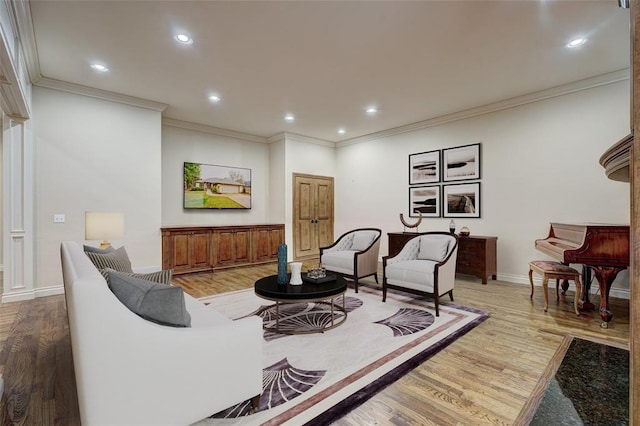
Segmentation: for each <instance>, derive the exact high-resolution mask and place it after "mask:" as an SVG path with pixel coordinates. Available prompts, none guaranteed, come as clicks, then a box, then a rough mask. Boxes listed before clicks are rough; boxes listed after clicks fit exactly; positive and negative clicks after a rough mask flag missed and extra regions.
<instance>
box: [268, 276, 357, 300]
mask: <svg viewBox="0 0 640 426" xmlns="http://www.w3.org/2000/svg"><path fill="white" fill-rule="evenodd" d="M346 289H347V282H346V281H345V279H344V278H342V277H341V276H337V277H336V279H335V280H334V281H329V282H326V283H321V284H313V283H309V282H306V281H303V282H302V284H301V285H291V284H282V285H280V284H278V276H277V275H270V276H268V277H264V278H260V279H259V280H258V281H256V284H255V292H256V294H257V295H258V296H262V297H264V298H267V299H272V300H306V299H328V298H330V297H332V296H336V295H338V294H342V293H343V292H344V291H345V290H346Z"/></svg>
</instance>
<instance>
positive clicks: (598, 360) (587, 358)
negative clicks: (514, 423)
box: [530, 338, 629, 426]
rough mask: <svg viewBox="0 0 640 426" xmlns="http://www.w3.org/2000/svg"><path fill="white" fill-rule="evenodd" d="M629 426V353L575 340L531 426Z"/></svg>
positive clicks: (611, 347)
mask: <svg viewBox="0 0 640 426" xmlns="http://www.w3.org/2000/svg"><path fill="white" fill-rule="evenodd" d="M628 424H629V351H627V350H624V349H619V348H616V347H613V346H607V345H604V344H599V343H595V342H591V341H588V340H583V339H578V338H574V339H573V341H572V342H571V344H570V346H569V349H568V350H567V352H566V354H565V356H564V359H563V360H562V363H561V364H560V367H559V368H558V370H557V371H556V374H555V376H554V377H553V378H552V379H551V381H550V382H549V386H548V388H547V390H546V392H545V394H544V396H543V398H542V401H541V402H540V405H539V406H538V409H537V410H536V413H535V415H534V417H533V419H532V421H531V423H530V425H533V426H542V425H545V426H546V425H628Z"/></svg>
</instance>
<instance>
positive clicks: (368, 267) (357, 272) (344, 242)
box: [320, 228, 382, 293]
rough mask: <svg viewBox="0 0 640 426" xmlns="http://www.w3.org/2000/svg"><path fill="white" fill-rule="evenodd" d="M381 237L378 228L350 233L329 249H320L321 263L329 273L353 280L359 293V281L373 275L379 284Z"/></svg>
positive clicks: (361, 229)
mask: <svg viewBox="0 0 640 426" xmlns="http://www.w3.org/2000/svg"><path fill="white" fill-rule="evenodd" d="M380 235H382V231H381V230H379V229H377V228H359V229H354V230H353V231H349V232H347V233H345V234H343V235H342V236H340V238H338V240H337V241H336V242H335V243H333V244H332V245H330V246H329V247H321V248H320V263H322V265H323V266H324V267H325V269H326V270H327V271H333V272H337V273H339V274H341V275H343V276H345V277H347V278H351V279H353V282H354V286H355V290H356V293H357V292H358V279H360V278H365V277H369V276H371V275H373V276H374V277H375V279H376V283H377V282H378V253H379V252H380Z"/></svg>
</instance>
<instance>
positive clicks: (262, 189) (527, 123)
mask: <svg viewBox="0 0 640 426" xmlns="http://www.w3.org/2000/svg"><path fill="white" fill-rule="evenodd" d="M614 7H617V6H616V5H615V2H614ZM620 13H625V11H624V10H622V9H621V10H620ZM6 31H7V29H6V27H5V25H4V22H3V32H6ZM5 37H6V36H5ZM16 68H17V69H21V70H22V72H26V71H25V70H24V67H22V66H20V67H16ZM23 84H24V82H23ZM26 84H27V86H29V90H30V107H31V114H32V115H31V119H30V120H28V121H27V122H26V124H25V125H24V134H26V135H27V136H26V137H25V136H19V138H23V137H24V138H25V139H20V140H22V141H25V145H24V152H23V154H21V155H24V163H23V165H22V166H20V167H19V168H18V171H19V172H24V174H23V176H27V178H25V179H24V180H23V181H18V182H17V184H18V185H19V186H20V187H21V188H22V192H21V193H20V194H19V195H10V194H9V188H12V187H11V186H9V185H10V184H9V182H11V183H16V180H15V179H14V178H13V177H11V176H13V174H10V172H12V167H15V165H14V166H11V167H8V168H7V166H6V164H7V163H8V162H9V161H10V160H9V159H11V160H13V159H15V158H18V157H16V156H15V155H16V154H15V153H16V152H22V151H20V150H17V151H16V149H15V147H12V146H10V143H9V142H11V141H13V140H14V139H13V138H14V137H16V136H15V135H13V134H12V133H11V132H12V131H7V132H6V133H4V135H3V153H2V154H3V157H4V159H5V162H4V165H3V172H4V173H3V182H4V186H3V200H4V201H3V203H4V209H8V208H9V206H12V205H15V204H13V201H14V200H13V199H11V198H10V197H14V196H15V197H18V196H19V197H21V198H23V199H24V200H26V201H25V204H24V211H22V212H20V213H19V214H18V216H21V215H22V217H27V218H28V220H27V222H26V223H25V224H24V226H23V231H22V232H23V233H21V234H19V233H17V232H16V231H15V229H13V228H10V227H9V222H10V219H11V218H14V217H16V215H15V212H12V213H11V214H12V216H8V215H3V218H4V220H3V222H4V226H3V230H2V233H1V235H2V240H3V241H4V242H5V244H3V247H2V250H3V251H2V253H3V254H4V256H3V258H4V259H5V260H4V265H3V272H4V279H3V285H4V291H3V296H2V301H3V303H8V302H13V301H20V300H28V299H31V298H34V297H43V296H48V295H55V294H61V293H62V291H63V288H62V274H61V267H60V259H59V245H60V242H61V241H62V240H73V241H84V213H85V211H90V210H98V211H99V210H106V211H120V212H122V213H123V214H124V216H125V225H126V226H125V230H126V233H125V237H124V238H123V239H122V240H121V241H114V242H113V243H114V245H115V246H120V245H126V247H127V251H128V252H129V255H130V257H131V259H132V260H133V261H134V263H135V266H136V267H138V268H142V269H154V268H159V267H160V266H161V265H162V251H161V236H160V228H161V227H163V226H178V225H243V224H260V223H284V224H285V242H286V243H287V244H288V245H289V246H291V245H292V244H293V230H292V229H291V226H290V224H291V223H292V214H293V212H292V210H293V207H292V198H293V188H292V174H293V173H305V174H312V175H320V176H332V177H334V179H335V203H334V204H335V212H334V213H335V229H334V235H335V236H336V237H337V236H339V235H340V234H342V233H343V232H346V231H347V230H350V229H354V228H358V227H362V226H374V227H378V228H380V229H382V231H383V235H386V233H388V232H397V231H402V230H403V227H402V224H401V223H400V221H399V219H398V215H399V214H400V213H404V214H405V216H406V215H407V213H408V187H409V185H408V182H407V181H408V157H409V156H410V155H411V154H415V153H420V152H426V151H432V150H442V149H447V148H452V147H457V146H462V145H469V144H475V143H480V144H481V155H480V159H481V175H480V182H481V204H480V206H479V208H480V217H479V218H477V219H476V218H473V219H471V218H464V219H455V221H456V226H457V227H458V228H460V227H462V226H466V227H468V228H469V229H470V231H471V234H472V235H492V236H497V237H498V249H497V256H498V258H497V266H498V271H497V272H498V273H497V276H498V280H500V281H504V282H507V283H512V284H513V285H514V286H520V287H522V285H523V284H528V278H527V272H528V262H529V261H531V260H533V259H536V258H540V257H541V256H542V255H541V254H540V253H539V252H537V251H536V250H535V248H534V241H535V240H536V239H539V238H544V237H546V236H547V233H548V231H549V226H550V225H549V224H550V222H568V223H583V222H602V223H622V224H628V223H629V220H630V217H629V211H630V210H629V208H630V199H629V197H630V196H629V186H628V184H626V183H621V182H614V181H611V180H609V179H607V176H606V174H605V173H604V169H603V168H602V167H601V166H600V165H599V164H598V161H599V158H600V156H601V155H602V154H603V153H604V152H605V151H606V150H607V149H608V148H609V147H610V146H611V145H612V144H613V143H615V142H616V141H618V140H620V139H621V138H623V137H624V136H626V135H627V134H628V133H629V128H630V119H629V104H630V95H629V93H630V83H629V70H628V64H627V66H626V67H621V68H619V69H615V70H611V71H608V72H605V73H603V74H599V75H597V76H585V77H584V78H581V79H578V81H572V82H570V83H568V84H565V85H560V86H556V87H552V88H545V90H540V91H537V92H533V93H526V94H523V95H522V96H518V97H515V98H510V99H509V100H508V102H502V103H501V102H500V101H504V100H503V99H496V100H495V101H496V102H495V103H493V104H489V105H484V106H481V107H478V108H470V109H469V110H468V111H462V112H458V113H456V114H453V113H452V114H450V115H446V114H445V115H443V116H441V117H437V118H433V119H427V120H424V121H418V122H408V123H405V126H400V127H395V128H386V129H382V130H381V131H378V132H375V133H370V134H366V135H362V136H359V137H356V138H351V139H344V140H341V141H338V142H334V141H330V140H323V139H321V138H316V137H311V136H307V135H301V134H298V133H297V132H295V131H289V130H288V128H287V127H285V126H284V125H283V126H282V129H281V131H280V132H278V133H275V134H272V135H269V136H268V137H264V136H256V135H254V134H251V133H243V132H241V131H236V130H233V131H232V130H224V129H220V128H219V127H214V126H207V125H203V124H195V123H192V122H189V121H188V120H182V119H176V118H169V117H168V116H167V113H168V112H169V111H170V110H167V109H166V107H167V104H165V103H164V102H167V103H168V104H170V102H169V100H167V99H164V97H163V95H162V93H161V92H159V93H157V94H155V95H154V97H153V98H152V99H153V100H142V101H141V100H140V99H139V98H133V97H128V96H119V95H117V94H113V93H107V92H102V91H99V90H92V89H91V88H87V89H86V90H85V89H83V88H82V87H79V86H73V85H69V84H65V83H64V82H60V81H58V80H56V79H53V78H42V79H40V80H39V81H38V82H36V83H34V84H33V85H31V84H29V83H28V82H27V83H26ZM158 100H159V101H160V102H158ZM247 119H248V120H249V119H250V118H247ZM184 162H202V163H208V164H220V165H229V166H234V167H243V168H249V169H251V171H252V208H251V209H250V210H246V211H192V210H185V209H183V200H182V196H183V192H182V188H183V181H182V179H183V175H182V167H183V163H184ZM13 171H15V170H13ZM54 214H63V215H64V216H65V221H64V223H54V222H53V220H52V217H53V215H54ZM11 220H12V219H11ZM449 221H450V219H449V218H442V217H441V218H425V219H424V220H423V221H422V224H421V225H420V228H419V230H420V231H429V230H441V231H445V230H448V227H449ZM18 234H19V235H18ZM14 236H19V237H21V238H22V236H24V238H23V239H22V240H21V241H22V242H21V244H23V247H24V251H22V252H21V253H23V255H21V256H18V257H15V256H12V257H10V256H9V253H12V254H13V253H16V251H15V250H14V249H15V247H12V246H11V244H13V242H15V241H17V240H16V238H13V237H14ZM387 252H388V247H387V240H386V238H383V239H382V241H381V249H380V255H381V256H383V255H386V254H387ZM290 260H292V259H290ZM490 284H491V283H489V285H490ZM594 287H595V286H593V287H592V289H594ZM594 290H595V289H594ZM629 293H630V290H629V276H628V273H627V272H626V271H624V272H622V273H621V274H619V277H618V279H617V280H616V282H615V284H614V286H613V289H612V293H611V294H612V296H613V297H620V298H627V299H628V298H629Z"/></svg>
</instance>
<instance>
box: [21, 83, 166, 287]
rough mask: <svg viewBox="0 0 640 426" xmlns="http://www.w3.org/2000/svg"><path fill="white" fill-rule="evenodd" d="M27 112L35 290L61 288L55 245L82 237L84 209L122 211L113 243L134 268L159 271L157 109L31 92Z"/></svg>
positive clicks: (159, 170) (82, 97)
mask: <svg viewBox="0 0 640 426" xmlns="http://www.w3.org/2000/svg"><path fill="white" fill-rule="evenodd" d="M33 107H34V120H33V121H34V137H35V145H36V187H37V189H36V216H37V218H36V226H37V233H36V235H37V244H36V245H37V282H38V287H42V286H49V285H60V284H61V283H62V276H61V269H60V255H59V245H60V242H61V241H62V240H74V241H83V240H84V213H85V211H92V210H93V211H119V212H123V213H124V215H125V238H124V240H122V241H112V243H113V245H114V246H115V247H118V246H120V245H125V246H126V248H127V252H128V254H129V257H130V258H131V261H132V263H133V266H134V267H136V266H137V267H154V266H155V267H159V266H160V265H161V242H160V241H161V240H160V224H161V220H160V218H161V194H162V191H161V181H162V173H161V137H160V136H161V135H160V129H161V116H160V112H158V111H152V110H148V109H143V108H138V107H133V106H129V105H124V104H120V103H115V102H110V101H104V100H99V99H95V98H91V97H86V96H80V95H74V94H70V93H65V92H59V91H56V90H50V89H45V88H38V87H36V88H35V89H34V91H33ZM54 213H60V214H65V215H66V222H65V223H63V224H54V223H53V214H54ZM90 243H91V244H92V245H97V243H98V242H95V241H92V242H90Z"/></svg>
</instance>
